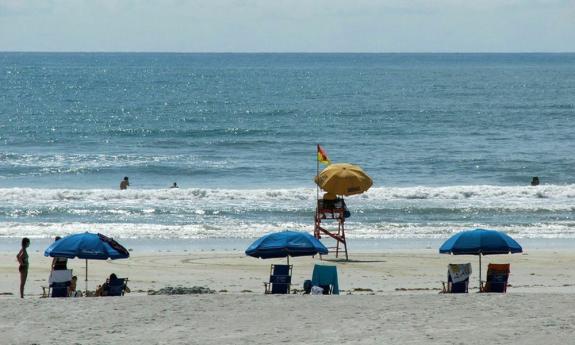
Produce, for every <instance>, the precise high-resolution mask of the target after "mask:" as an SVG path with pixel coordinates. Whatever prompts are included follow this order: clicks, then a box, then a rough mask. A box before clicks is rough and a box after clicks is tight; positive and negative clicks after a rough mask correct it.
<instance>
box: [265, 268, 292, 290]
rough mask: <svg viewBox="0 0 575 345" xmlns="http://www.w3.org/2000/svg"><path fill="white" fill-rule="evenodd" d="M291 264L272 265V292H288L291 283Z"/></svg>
mask: <svg viewBox="0 0 575 345" xmlns="http://www.w3.org/2000/svg"><path fill="white" fill-rule="evenodd" d="M291 269H292V266H291V265H272V266H271V274H270V285H271V293H272V294H287V293H289V289H290V285H291Z"/></svg>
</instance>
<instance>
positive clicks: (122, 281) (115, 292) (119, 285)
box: [106, 278, 128, 296]
mask: <svg viewBox="0 0 575 345" xmlns="http://www.w3.org/2000/svg"><path fill="white" fill-rule="evenodd" d="M127 280H128V278H118V279H114V280H110V281H108V291H107V294H106V296H123V295H124V289H125V286H126V281H127Z"/></svg>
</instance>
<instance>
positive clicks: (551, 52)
mask: <svg viewBox="0 0 575 345" xmlns="http://www.w3.org/2000/svg"><path fill="white" fill-rule="evenodd" d="M0 53H30V54H238V55H239V54H262V55H263V54H270V55H271V54H414V55H415V54H453V55H456V54H575V50H574V51H403V52H402V51H389V52H383V51H382V52H370V51H343V52H340V51H154V50H150V51H146V50H133V51H112V50H46V51H43V50H0Z"/></svg>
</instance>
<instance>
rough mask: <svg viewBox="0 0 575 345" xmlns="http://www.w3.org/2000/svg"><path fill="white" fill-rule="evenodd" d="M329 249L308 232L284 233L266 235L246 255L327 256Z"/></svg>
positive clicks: (279, 256) (265, 257)
mask: <svg viewBox="0 0 575 345" xmlns="http://www.w3.org/2000/svg"><path fill="white" fill-rule="evenodd" d="M327 253H328V249H327V248H326V247H325V246H324V245H323V244H322V243H321V242H320V241H319V240H318V239H317V238H315V237H313V236H312V235H310V234H308V233H307V232H299V231H282V232H274V233H271V234H267V235H264V236H262V237H260V238H259V239H257V240H256V241H255V242H254V243H252V244H251V245H250V246H249V247H248V249H246V255H249V256H253V257H256V258H262V259H270V258H284V257H287V260H288V264H289V257H290V256H293V257H295V256H313V255H316V254H323V255H325V254H327Z"/></svg>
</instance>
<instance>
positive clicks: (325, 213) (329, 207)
mask: <svg viewBox="0 0 575 345" xmlns="http://www.w3.org/2000/svg"><path fill="white" fill-rule="evenodd" d="M338 201H339V200H333V201H331V200H330V202H329V203H326V202H324V200H322V199H320V200H318V201H317V207H316V211H315V227H314V231H313V234H314V236H315V238H317V239H320V238H321V236H322V234H324V235H327V236H329V237H331V238H333V239H334V240H335V241H336V245H335V247H328V249H330V250H333V249H335V257H336V258H337V257H338V255H339V251H340V248H341V247H343V248H342V250H343V251H345V260H348V256H347V242H346V240H345V226H344V224H345V206H344V205H345V204H344V203H343V200H342V201H341V202H338ZM328 220H332V221H336V222H337V232H336V231H335V230H334V231H330V230H327V229H326V228H324V227H323V226H322V221H324V222H325V221H328Z"/></svg>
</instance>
